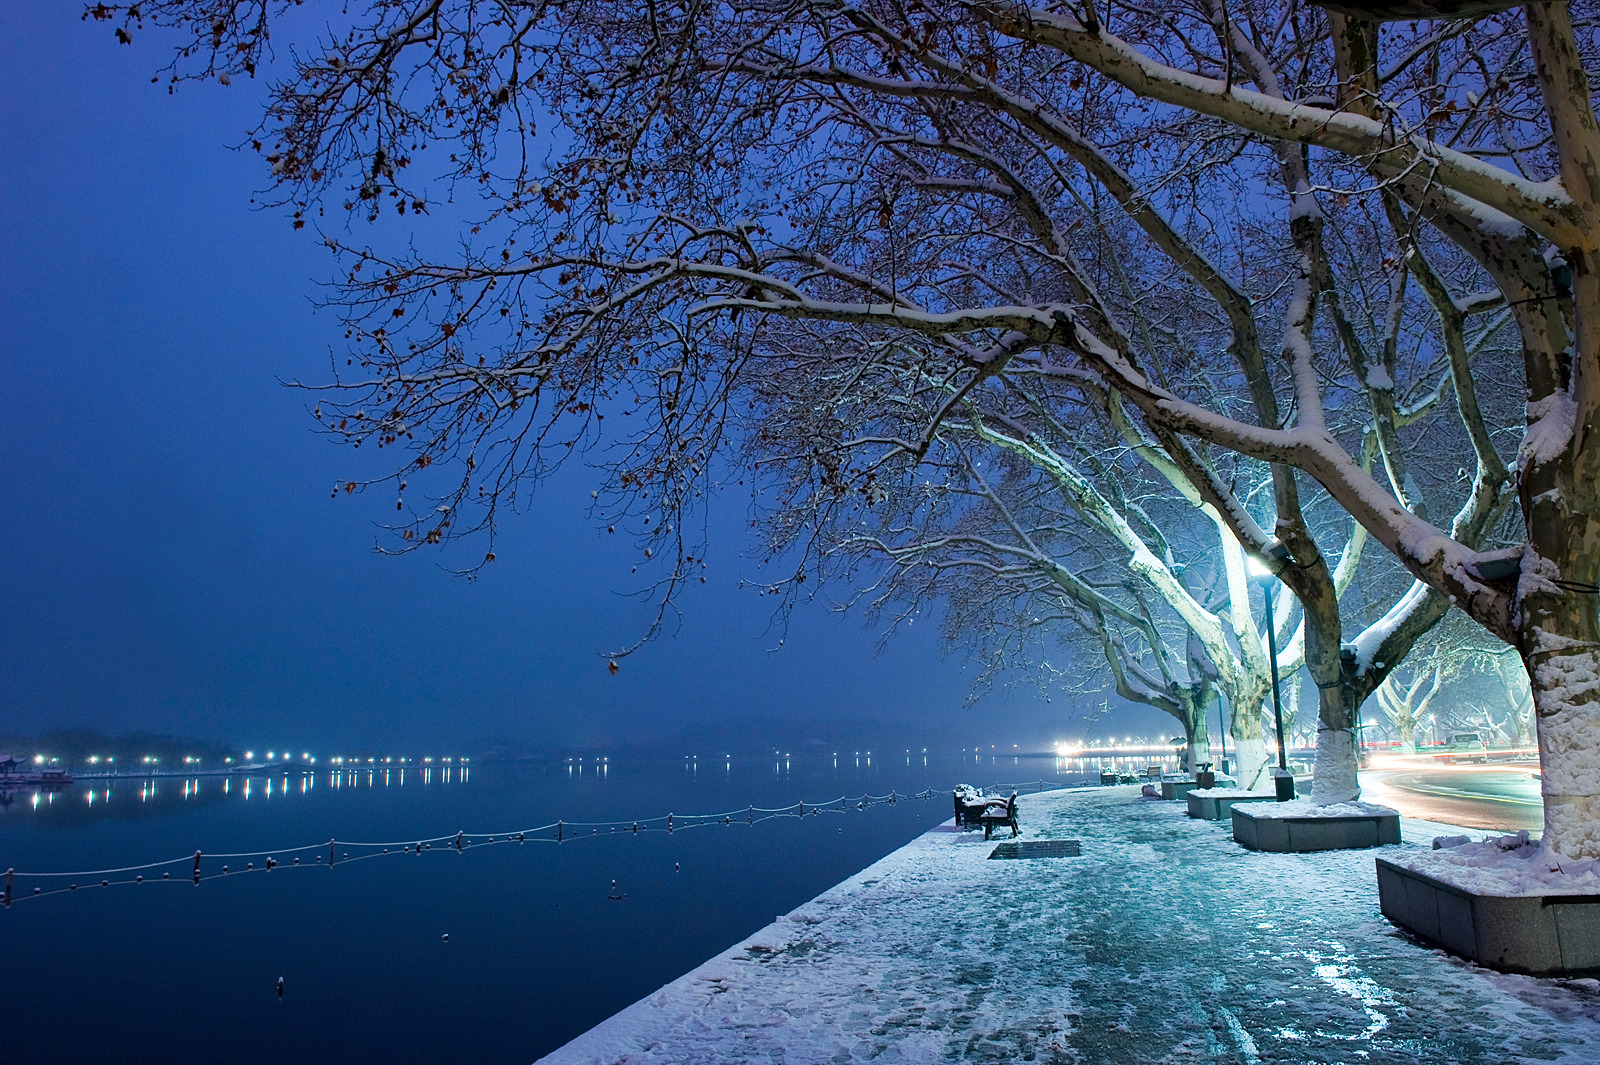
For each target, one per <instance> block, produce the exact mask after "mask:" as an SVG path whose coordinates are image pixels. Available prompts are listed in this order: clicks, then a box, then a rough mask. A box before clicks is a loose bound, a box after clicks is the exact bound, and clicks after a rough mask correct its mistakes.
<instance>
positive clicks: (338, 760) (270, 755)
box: [244, 751, 472, 767]
mask: <svg viewBox="0 0 1600 1065" xmlns="http://www.w3.org/2000/svg"><path fill="white" fill-rule="evenodd" d="M244 757H245V761H247V762H250V761H254V760H255V757H256V755H255V752H254V751H246V752H244ZM266 760H267V761H269V762H275V761H279V760H282V761H285V762H292V761H294V755H293V754H292V753H291V752H288V751H285V752H283V753H282V754H281V755H280V754H279V753H278V752H276V751H268V752H267V758H266ZM300 760H301V761H302V762H306V763H308V764H310V765H316V764H317V760H316V759H315V758H313V757H311V755H309V754H305V753H302V754H301V755H300ZM470 761H472V759H470V758H468V757H466V756H465V755H463V756H462V757H460V758H453V757H446V758H393V757H390V758H346V757H343V756H342V755H341V756H338V757H334V758H330V759H328V761H327V763H326V764H327V765H337V766H356V767H360V766H364V765H370V766H381V765H433V764H435V763H440V764H446V765H455V764H465V763H467V762H470Z"/></svg>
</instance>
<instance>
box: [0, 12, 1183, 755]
mask: <svg viewBox="0 0 1600 1065" xmlns="http://www.w3.org/2000/svg"><path fill="white" fill-rule="evenodd" d="M166 47H167V45H166V43H165V42H163V41H161V40H159V39H158V35H156V34H154V33H148V34H144V35H142V36H141V37H140V38H138V39H136V40H135V43H134V46H133V47H124V46H119V45H117V44H116V43H115V42H114V41H113V40H112V37H111V31H110V30H109V29H106V28H105V27H104V26H96V25H93V24H88V23H83V22H80V21H79V18H78V7H77V5H73V4H65V3H59V2H49V0H24V2H13V3H8V4H5V5H4V6H3V8H0V93H3V99H4V101H5V106H4V107H3V108H0V271H3V274H4V277H3V284H0V413H3V417H0V453H3V455H4V463H3V465H0V494H3V498H4V500H5V502H6V506H7V511H8V519H9V520H8V522H7V543H6V549H5V551H4V554H3V556H0V589H3V591H0V596H3V599H0V601H3V603H4V611H3V614H0V731H13V730H14V731H23V732H29V731H35V730H40V729H44V728H49V727H53V726H57V725H80V724H81V725H91V726H96V727H100V728H104V729H107V730H112V731H126V730H134V729H157V730H169V731H177V732H181V733H185V734H190V735H196V736H200V737H204V738H208V739H217V740H222V741H225V742H235V743H238V744H241V745H266V744H271V743H279V744H281V743H288V744H293V745H295V746H297V747H298V746H311V747H315V746H317V745H328V744H340V743H367V742H381V741H385V740H393V741H397V742H424V743H439V742H445V743H448V742H467V741H471V740H474V739H477V738H480V737H490V736H505V737H511V738H515V739H518V740H521V741H525V742H538V741H543V740H550V741H557V742H572V741H591V740H597V739H601V738H606V737H616V736H622V735H627V734H631V733H635V732H641V731H642V732H648V733H656V732H662V731H666V730H669V729H670V728H672V727H674V726H676V725H678V724H683V723H690V722H696V721H703V720H713V719H717V718H720V717H724V716H729V715H736V714H742V713H751V712H755V713H763V714H766V713H770V714H777V715H783V716H792V717H800V716H807V715H812V714H815V715H817V716H821V717H836V716H841V715H844V714H847V713H854V712H861V713H863V714H865V715H868V716H872V717H877V718H880V719H884V720H891V721H894V720H900V721H923V722H927V723H929V724H932V725H935V726H938V727H941V728H958V727H961V726H962V724H963V722H965V723H967V725H968V726H969V727H970V728H971V729H972V731H973V735H972V736H971V738H972V739H973V740H977V739H979V738H980V735H981V738H982V739H983V741H984V742H986V743H988V742H1000V741H1002V740H1003V741H1005V742H1007V743H1009V742H1014V741H1016V740H1023V741H1030V740H1046V739H1050V738H1053V737H1054V735H1056V734H1057V732H1056V731H1055V730H1062V733H1061V734H1081V731H1082V727H1081V726H1074V727H1072V729H1071V730H1070V732H1068V731H1066V730H1065V729H1064V727H1063V726H1060V725H1058V724H1052V723H1053V722H1059V721H1061V720H1062V719H1063V718H1067V717H1069V716H1071V714H1072V713H1073V711H1072V709H1071V705H1070V703H1069V701H1067V700H1063V701H1061V702H1058V703H1057V704H1055V705H1046V704H1044V703H1042V702H1039V701H1037V700H1036V699H1035V698H1034V697H1033V696H1032V695H1031V694H1015V695H1010V694H1006V693H998V694H995V695H992V696H990V697H989V698H987V699H985V700H984V701H983V702H982V703H981V704H980V705H979V706H978V707H976V708H972V709H967V710H963V709H962V708H961V703H962V700H963V699H964V697H965V696H966V693H967V688H968V678H969V676H970V673H969V672H968V671H967V670H966V669H965V668H964V667H963V662H962V659H961V656H960V655H959V654H957V655H955V656H952V657H949V658H941V656H940V654H939V646H938V640H937V632H936V631H935V626H934V625H933V624H931V623H930V624H927V625H926V627H925V628H924V626H921V625H919V626H917V628H916V629H913V630H912V631H911V632H909V633H908V634H906V635H903V636H900V637H897V638H896V640H895V641H894V642H893V644H892V645H891V646H890V647H889V649H888V650H887V651H886V652H885V653H883V654H882V655H880V656H877V657H874V656H873V654H872V649H873V643H874V635H875V631H874V630H872V629H869V628H867V627H865V626H864V625H863V623H862V621H861V620H860V619H859V618H848V619H838V618H836V617H834V616H832V615H831V614H829V613H828V612H827V611H826V610H825V609H823V607H822V606H821V605H820V604H813V605H812V606H810V607H809V608H803V609H802V610H801V611H800V612H799V613H798V614H797V616H796V618H795V622H794V624H793V626H792V628H791V630H790V632H789V634H788V639H787V643H786V645H785V646H784V647H783V648H782V649H781V650H779V651H776V652H774V651H771V650H770V648H772V646H773V645H774V644H775V643H776V639H777V636H776V634H775V633H773V632H770V631H768V620H769V603H770V600H768V601H766V602H763V601H762V600H760V599H759V598H758V597H756V596H753V595H751V594H749V593H748V592H740V591H739V590H738V589H737V583H738V578H739V577H740V576H745V577H749V576H754V575H756V574H757V567H756V564H755V560H754V559H749V558H745V557H742V555H741V554H740V552H741V551H743V550H744V549H745V548H746V547H747V546H748V545H747V544H746V542H745V541H744V540H743V539H742V534H741V533H740V532H739V526H740V525H741V524H743V521H742V518H743V510H744V505H745V504H744V501H743V500H741V499H738V498H728V499H725V500H723V501H722V504H721V506H720V507H719V508H718V509H717V510H715V511H714V513H713V515H712V519H713V528H714V529H720V530H725V533H724V534H722V535H718V536H717V537H716V541H717V542H716V544H715V550H714V552H713V554H712V556H711V559H712V562H713V565H712V569H711V578H712V579H711V581H710V583H709V584H707V585H705V586H704V587H700V588H697V589H696V590H695V591H694V593H692V594H691V595H690V596H689V597H688V598H686V599H685V601H684V620H683V624H682V626H681V628H680V629H679V631H678V632H677V634H676V635H675V636H670V637H668V638H665V639H663V640H661V641H659V642H658V643H656V644H655V645H653V646H651V647H648V648H646V649H645V650H644V651H642V652H640V653H639V654H636V655H634V656H633V657H632V658H630V659H628V660H627V661H626V662H625V663H624V664H623V669H622V672H621V673H620V674H619V675H618V676H615V677H612V676H610V675H608V674H607V672H606V669H605V660H604V659H603V658H602V657H600V656H599V655H598V652H599V651H601V650H603V649H606V648H610V647H615V646H619V645H622V644H625V643H628V642H631V640H632V639H633V638H634V637H636V636H637V635H638V633H639V632H640V631H641V627H642V625H643V624H644V620H645V616H644V614H643V612H642V609H641V607H639V606H638V605H637V604H636V603H635V602H634V601H633V600H630V599H628V598H625V597H624V596H622V595H621V594H620V593H623V592H626V591H628V590H630V589H631V587H633V585H632V584H630V580H634V579H636V578H630V577H629V574H628V566H629V565H630V564H631V561H632V555H631V554H630V553H629V552H628V550H627V545H625V544H622V543H619V542H617V538H609V537H606V536H605V535H604V532H603V530H600V529H597V528H596V527H595V526H593V525H592V524H591V523H590V522H589V521H588V519H587V518H586V517H585V514H584V504H585V503H586V502H587V501H588V492H587V489H588V488H589V487H590V484H589V481H590V480H592V478H590V477H588V476H585V475H584V472H583V471H582V470H577V471H575V472H573V473H572V474H571V475H569V476H565V477H563V478H559V479H557V480H556V481H554V482H552V483H550V484H549V485H547V486H546V487H544V488H541V489H540V491H539V493H538V497H537V499H536V501H535V503H534V505H533V507H532V509H531V511H530V512H529V513H527V514H524V515H522V516H520V517H514V518H512V519H510V520H508V521H507V522H506V525H505V529H504V539H503V540H502V542H501V543H500V545H498V546H497V553H498V556H499V561H498V562H497V563H496V564H495V565H494V566H493V567H490V569H489V570H488V571H487V572H486V574H485V576H484V577H483V578H482V579H480V580H479V581H477V582H475V583H468V582H465V581H463V580H462V579H460V578H458V577H455V576H452V575H450V574H449V573H447V572H445V571H444V569H443V568H442V564H443V563H447V562H448V561H449V558H448V557H441V556H440V555H439V554H437V553H433V554H428V553H418V554H413V555H410V556H407V557H404V558H386V557H380V556H378V555H376V554H374V553H373V551H372V544H373V540H374V529H373V522H374V521H377V520H381V519H382V518H383V516H384V515H383V514H382V513H381V508H382V505H383V502H384V499H381V498H378V497H376V496H372V495H369V496H366V497H361V496H356V497H353V498H347V497H345V496H343V494H342V493H341V495H340V498H339V499H338V500H334V499H330V498H329V488H330V486H331V485H332V484H333V482H334V481H335V480H336V479H340V478H341V475H342V474H348V473H349V472H350V471H351V463H352V461H353V456H352V455H351V454H350V453H349V452H347V451H345V450H342V449H339V448H336V447H334V446H332V445H331V444H329V443H328V442H327V441H325V440H323V439H322V438H319V437H317V436H315V435H313V434H312V432H311V426H312V424H313V423H312V420H311V418H310V416H309V414H308V413H307V412H306V404H305V399H306V397H305V395H304V394H303V393H298V392H296V391H294V390H292V389H288V388H285V387H283V386H282V385H281V384H280V383H279V380H280V379H289V378H300V379H304V380H308V381H318V380H324V379H326V378H327V376H328V373H329V369H328V367H329V362H328V360H329V353H330V351H332V350H333V349H335V348H337V347H338V346H339V333H338V330H337V327H336V326H337V323H336V322H335V320H334V318H333V316H332V315H331V314H318V313H316V312H315V310H314V308H313V306H312V301H313V299H314V297H315V295H316V291H317V284H316V282H317V280H318V279H320V278H324V277H326V276H328V274H329V272H330V270H331V259H330V258H329V257H328V255H327V253H326V252H325V251H324V250H323V249H322V248H321V247H320V246H319V245H318V244H317V243H316V240H315V238H314V237H310V236H308V235H307V233H305V232H302V233H295V232H293V231H292V230H291V229H290V226H289V223H288V220H287V219H286V218H285V217H284V216H283V215H282V214H277V213H272V212H263V211H256V210H253V209H252V208H251V205H250V202H249V199H250V193H251V191H252V190H253V189H256V188H259V187H260V186H261V185H263V184H264V183H265V174H264V172H263V169H262V166H261V164H260V162H259V161H258V159H257V158H256V157H255V156H254V155H253V154H252V153H239V152H235V151H232V150H230V149H229V145H231V144H237V143H238V142H239V141H240V140H241V138H242V136H243V134H244V132H245V131H246V130H247V129H248V128H249V127H250V126H251V124H252V120H253V119H254V117H255V116H256V113H257V109H258V108H259V106H260V100H261V92H260V90H261V86H260V85H259V84H251V85H241V84H235V85H234V86H233V87H232V88H222V87H220V86H217V85H215V84H211V85H204V86H189V87H186V88H184V89H182V90H180V92H179V94H178V95H177V96H176V97H173V96H169V95H168V94H167V92H166V89H165V87H164V86H158V85H152V84H151V82H150V76H151V74H152V73H153V72H154V70H155V69H156V68H157V67H159V66H160V65H161V64H162V63H163V62H164V61H165V59H166ZM380 495H381V493H380ZM481 549H482V546H481V544H479V545H477V547H476V550H479V551H481ZM466 551H467V554H471V553H472V551H473V549H472V548H470V547H469V548H467V549H466ZM463 557H466V556H463ZM1131 719H1137V720H1140V721H1149V722H1150V723H1151V724H1152V725H1154V731H1160V730H1161V729H1163V728H1166V727H1169V726H1164V725H1159V724H1155V722H1156V721H1158V720H1161V719H1160V718H1159V717H1157V716H1152V715H1146V714H1142V713H1140V714H1136V715H1132V717H1131ZM1131 719H1130V720H1131ZM979 721H981V722H983V724H982V725H981V726H979V725H977V722H979ZM1169 725H1170V723H1169ZM1119 727H1121V726H1119ZM965 734H967V729H963V735H965Z"/></svg>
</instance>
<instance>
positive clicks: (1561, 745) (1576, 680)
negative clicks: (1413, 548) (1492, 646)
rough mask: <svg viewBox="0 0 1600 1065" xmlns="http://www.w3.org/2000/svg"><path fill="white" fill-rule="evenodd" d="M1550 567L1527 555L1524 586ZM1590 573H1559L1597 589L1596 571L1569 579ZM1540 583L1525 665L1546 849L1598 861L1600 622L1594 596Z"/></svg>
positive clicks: (1529, 611)
mask: <svg viewBox="0 0 1600 1065" xmlns="http://www.w3.org/2000/svg"><path fill="white" fill-rule="evenodd" d="M1586 554H1589V555H1593V554H1594V551H1593V550H1592V549H1591V550H1590V551H1589V552H1586ZM1541 563H1542V565H1541ZM1547 566H1548V562H1547V561H1546V560H1542V559H1538V558H1537V557H1536V556H1533V555H1532V553H1531V552H1530V553H1529V555H1528V556H1527V557H1525V558H1524V560H1523V568H1522V574H1523V575H1522V586H1523V587H1524V588H1528V587H1529V585H1530V584H1533V583H1535V582H1534V581H1530V574H1531V572H1537V571H1538V570H1539V569H1543V568H1545V567H1547ZM1585 569H1591V570H1592V567H1580V566H1579V565H1576V564H1571V565H1568V566H1565V567H1562V570H1563V575H1564V576H1563V578H1562V579H1564V580H1568V581H1571V580H1574V579H1576V580H1578V581H1584V582H1587V583H1591V584H1592V583H1593V581H1594V579H1595V578H1594V575H1593V573H1592V572H1590V573H1584V574H1583V575H1581V576H1578V577H1576V578H1574V577H1571V576H1565V574H1571V573H1574V572H1581V571H1582V570H1585ZM1551 576H1554V574H1551ZM1537 583H1538V584H1540V585H1544V586H1545V587H1544V588H1542V589H1540V590H1538V591H1535V592H1534V593H1533V594H1531V595H1526V596H1525V597H1524V599H1523V602H1522V613H1523V615H1524V616H1523V634H1524V635H1523V664H1524V665H1525V666H1526V667H1527V670H1528V681H1529V683H1530V684H1531V685H1532V687H1533V705H1534V717H1535V720H1536V722H1537V728H1538V736H1539V757H1540V762H1541V764H1542V769H1543V777H1544V780H1543V784H1542V787H1541V790H1542V791H1543V792H1544V845H1545V849H1546V850H1547V851H1551V852H1553V853H1554V854H1557V855H1561V856H1564V857H1567V858H1573V859H1592V858H1600V616H1597V614H1596V612H1595V602H1594V598H1593V597H1592V596H1590V595H1584V594H1573V593H1571V592H1561V591H1560V589H1558V588H1556V586H1554V585H1551V584H1549V583H1548V581H1543V580H1541V581H1537Z"/></svg>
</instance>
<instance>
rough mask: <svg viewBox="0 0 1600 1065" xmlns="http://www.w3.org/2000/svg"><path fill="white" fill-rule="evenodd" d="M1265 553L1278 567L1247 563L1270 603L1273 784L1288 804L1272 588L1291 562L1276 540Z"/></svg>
mask: <svg viewBox="0 0 1600 1065" xmlns="http://www.w3.org/2000/svg"><path fill="white" fill-rule="evenodd" d="M1262 554H1264V555H1265V556H1266V557H1267V558H1269V559H1271V560H1272V561H1273V562H1275V563H1277V565H1276V566H1275V567H1272V568H1269V567H1267V566H1266V565H1264V564H1263V563H1262V562H1261V561H1260V560H1259V559H1257V558H1255V557H1254V556H1251V557H1250V558H1249V559H1248V563H1249V569H1250V575H1251V576H1252V577H1254V578H1256V579H1257V580H1259V581H1261V593H1262V595H1264V596H1265V597H1266V600H1267V603H1266V606H1267V657H1268V658H1269V660H1270V661H1271V663H1272V716H1273V718H1274V720H1275V721H1276V723H1277V726H1278V769H1277V772H1275V773H1273V774H1272V783H1273V787H1274V788H1275V789H1276V791H1277V795H1278V801H1279V802H1288V801H1289V800H1291V799H1293V798H1294V776H1293V775H1292V774H1290V772H1289V753H1288V751H1287V749H1286V748H1285V747H1284V745H1283V704H1282V702H1280V701H1279V699H1278V634H1277V626H1276V625H1274V624H1273V613H1272V587H1273V585H1275V584H1277V583H1278V571H1279V570H1281V569H1282V568H1283V567H1284V566H1285V565H1287V564H1288V562H1289V549H1288V548H1287V547H1284V546H1283V545H1282V544H1281V543H1279V542H1278V541H1276V540H1274V541H1273V542H1272V544H1271V546H1269V547H1268V548H1267V549H1266V550H1265V551H1263V552H1262Z"/></svg>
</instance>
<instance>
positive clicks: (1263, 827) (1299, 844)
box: [1229, 803, 1400, 853]
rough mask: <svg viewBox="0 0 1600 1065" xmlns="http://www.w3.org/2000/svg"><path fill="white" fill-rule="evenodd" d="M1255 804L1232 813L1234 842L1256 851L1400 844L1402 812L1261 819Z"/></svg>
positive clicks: (1349, 848)
mask: <svg viewBox="0 0 1600 1065" xmlns="http://www.w3.org/2000/svg"><path fill="white" fill-rule="evenodd" d="M1253 805H1256V804H1254V803H1246V804H1243V805H1237V806H1234V807H1233V809H1232V810H1230V811H1229V813H1230V814H1231V815H1232V817H1233V839H1234V842H1235V843H1237V844H1239V845H1240V846H1241V847H1248V848H1249V849H1251V850H1254V851H1293V852H1297V853H1298V852H1303V851H1334V850H1355V849H1359V848H1362V847H1381V846H1383V845H1384V844H1386V843H1399V842H1400V815H1399V814H1398V813H1389V814H1348V815H1340V816H1333V817H1271V816H1258V815H1257V814H1255V813H1254V812H1252V811H1251V806H1253Z"/></svg>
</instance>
